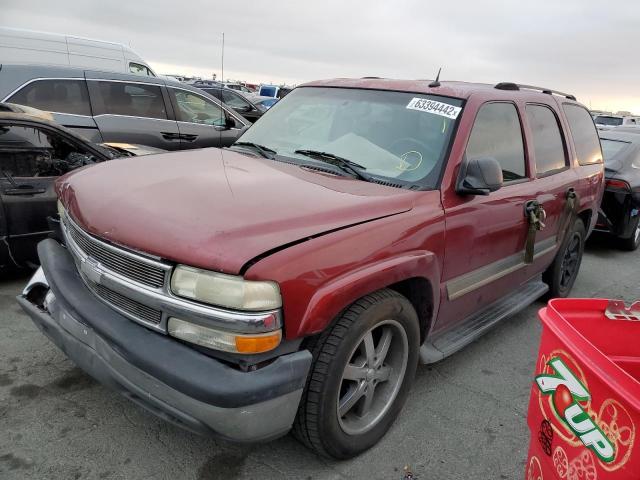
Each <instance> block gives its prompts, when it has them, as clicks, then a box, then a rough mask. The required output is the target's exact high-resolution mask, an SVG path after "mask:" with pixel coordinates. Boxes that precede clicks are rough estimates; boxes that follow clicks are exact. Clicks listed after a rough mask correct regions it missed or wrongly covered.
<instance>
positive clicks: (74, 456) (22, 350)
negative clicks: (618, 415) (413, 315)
mask: <svg viewBox="0 0 640 480" xmlns="http://www.w3.org/2000/svg"><path fill="white" fill-rule="evenodd" d="M638 267H640V254H638V253H625V252H620V251H617V250H615V249H610V248H608V246H607V242H606V241H604V240H602V239H596V241H592V242H591V243H590V245H589V246H588V248H587V254H586V255H585V258H584V261H583V265H582V270H581V272H580V276H579V278H578V281H577V283H576V286H575V289H574V292H573V293H574V294H575V296H585V297H594V296H602V297H616V298H623V299H625V300H627V301H630V300H633V299H636V298H640V282H638ZM26 280H27V276H25V275H18V276H16V275H14V276H12V277H11V278H8V279H7V278H5V279H4V280H2V281H0V312H2V313H1V314H0V432H1V433H0V478H3V479H13V478H25V479H26V478H28V479H40V478H46V479H53V478H55V479H58V478H60V479H80V478H82V479H89V478H91V479H94V478H95V479H152V478H153V479H155V478H170V479H178V478H179V479H183V478H184V479H231V478H243V479H244V478H246V479H249V478H253V479H267V478H278V479H280V478H295V479H338V478H344V479H352V478H353V479H367V478H372V479H373V478H375V479H400V478H402V469H403V467H404V466H405V465H410V466H411V469H412V471H413V472H414V473H415V474H416V475H417V477H418V478H419V479H423V480H426V479H441V480H445V479H470V478H477V479H494V478H495V479H520V478H522V476H523V472H524V463H525V457H526V454H527V446H528V443H529V436H528V431H527V427H526V423H525V416H526V407H527V401H528V394H529V386H530V382H531V377H532V372H533V364H534V360H535V354H536V351H537V348H538V340H539V335H540V325H539V322H538V320H537V317H536V311H537V310H538V308H540V307H541V306H542V303H536V304H534V305H532V306H530V307H529V308H527V309H526V310H525V311H524V312H522V313H521V314H519V315H517V316H515V317H513V318H511V319H510V320H508V321H506V322H504V323H503V324H502V325H500V326H499V327H497V328H496V329H494V330H493V331H492V332H491V333H489V334H488V335H486V336H485V337H483V338H482V339H480V340H479V341H477V342H475V343H474V344H472V345H470V346H469V347H467V348H466V349H465V350H463V351H462V352H460V353H458V354H456V355H454V356H453V357H450V358H449V359H447V360H445V361H443V362H441V363H439V364H437V365H435V366H430V367H427V366H421V367H420V368H419V370H418V375H417V378H416V382H415V385H414V388H413V391H412V393H411V396H410V397H409V400H408V402H407V405H406V407H405V409H404V411H403V413H402V415H401V416H400V418H399V420H398V421H397V422H396V424H395V426H394V427H393V429H392V430H391V431H390V432H389V434H388V435H387V436H386V437H385V438H384V440H383V441H382V442H381V443H380V444H379V445H378V446H377V447H376V448H374V449H372V450H371V451H369V452H367V453H365V454H364V455H362V456H360V457H359V458H356V459H354V460H351V461H347V462H333V461H327V460H324V459H319V458H318V457H316V456H315V455H313V454H312V453H310V452H309V451H307V450H305V449H304V448H303V447H301V446H300V445H299V444H298V443H296V441H295V440H293V439H292V438H291V437H285V438H282V439H280V440H277V441H275V442H272V443H269V444H265V445H253V446H247V445H243V446H239V445H233V444H229V443H225V442H220V441H215V440H212V439H208V438H203V437H199V436H196V435H194V434H191V433H187V432H184V431H182V430H179V429H178V428H176V427H174V426H172V425H169V424H167V423H165V422H163V421H161V420H158V419H156V418H155V417H153V416H152V415H150V414H148V413H146V412H145V411H143V410H142V409H141V408H139V407H137V406H136V405H134V404H132V403H131V402H129V401H127V400H125V399H123V398H120V397H119V396H118V395H117V394H115V393H112V392H111V391H109V390H106V389H105V388H103V387H102V386H100V385H99V384H97V383H96V382H95V381H93V380H92V379H91V378H90V377H88V376H87V375H85V374H84V373H83V372H82V371H81V370H79V369H77V368H75V367H74V366H73V364H72V363H71V362H70V361H69V360H67V358H66V357H65V356H64V354H62V353H61V352H60V351H58V350H57V349H56V348H55V347H54V346H53V345H52V344H51V343H50V342H49V341H48V340H46V339H45V337H43V336H42V335H41V334H40V333H39V332H38V331H37V330H36V328H35V326H34V325H33V324H32V323H31V321H30V320H29V319H28V318H27V317H26V316H25V315H24V314H23V313H22V312H21V310H20V309H19V308H18V306H17V304H16V302H15V301H14V296H15V295H16V294H18V293H19V292H20V289H21V287H22V286H23V285H24V284H25V282H26ZM168 361H169V359H168Z"/></svg>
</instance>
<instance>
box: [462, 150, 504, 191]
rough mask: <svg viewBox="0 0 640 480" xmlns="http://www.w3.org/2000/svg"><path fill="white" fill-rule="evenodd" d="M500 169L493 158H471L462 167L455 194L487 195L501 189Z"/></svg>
mask: <svg viewBox="0 0 640 480" xmlns="http://www.w3.org/2000/svg"><path fill="white" fill-rule="evenodd" d="M502 181H503V180H502V167H500V164H499V163H498V161H497V160H496V159H495V158H492V157H480V158H472V159H470V160H468V161H466V162H465V163H463V165H462V169H461V170H460V176H459V178H458V184H457V185H456V192H458V193H459V194H460V195H489V193H491V192H495V191H496V190H498V189H499V188H500V187H502Z"/></svg>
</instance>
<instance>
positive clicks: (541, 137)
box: [527, 105, 567, 175]
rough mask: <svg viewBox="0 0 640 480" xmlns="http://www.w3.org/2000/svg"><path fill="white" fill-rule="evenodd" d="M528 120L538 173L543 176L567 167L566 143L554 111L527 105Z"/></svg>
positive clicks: (540, 106)
mask: <svg viewBox="0 0 640 480" xmlns="http://www.w3.org/2000/svg"><path fill="white" fill-rule="evenodd" d="M527 120H528V121H529V126H530V127H531V133H532V135H533V149H534V152H535V156H536V173H537V174H538V175H543V174H545V173H549V172H553V171H555V170H561V169H563V168H564V167H566V166H567V158H566V155H565V149H564V142H563V141H562V135H561V134H560V126H559V125H558V119H557V118H556V115H555V114H554V113H553V111H552V110H551V109H550V108H549V107H544V106H542V105H527Z"/></svg>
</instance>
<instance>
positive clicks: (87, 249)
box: [64, 218, 166, 288]
mask: <svg viewBox="0 0 640 480" xmlns="http://www.w3.org/2000/svg"><path fill="white" fill-rule="evenodd" d="M64 223H65V227H66V230H67V232H68V234H69V235H70V236H71V239H72V240H73V241H74V242H75V243H76V245H77V246H78V247H79V248H80V249H81V250H82V251H83V252H84V254H85V255H87V256H89V257H92V258H94V259H96V260H97V261H98V262H100V263H101V264H102V265H104V266H105V267H106V268H108V269H109V270H111V271H113V272H115V273H117V274H119V275H122V276H123V277H125V278H128V279H131V280H133V281H135V282H138V283H141V284H142V285H146V286H149V287H152V288H160V287H162V286H163V285H164V279H165V274H166V270H165V269H163V268H161V267H158V266H155V265H151V264H150V263H146V262H144V261H142V260H137V259H136V258H133V257H131V256H129V255H126V254H124V253H119V252H117V251H116V249H115V248H114V249H110V248H107V247H106V246H104V245H103V244H102V243H101V242H98V241H97V240H95V239H94V238H93V237H91V236H90V235H88V234H86V233H84V232H83V231H81V230H80V229H79V228H78V227H76V225H74V223H73V222H72V221H69V220H68V219H67V218H65V219H64Z"/></svg>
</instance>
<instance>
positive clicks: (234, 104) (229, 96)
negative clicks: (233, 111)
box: [222, 90, 251, 110]
mask: <svg viewBox="0 0 640 480" xmlns="http://www.w3.org/2000/svg"><path fill="white" fill-rule="evenodd" d="M222 100H223V101H224V103H226V104H227V105H229V106H230V107H231V108H239V109H245V110H251V105H250V104H249V102H247V101H246V100H244V99H243V98H242V97H241V96H240V95H236V94H234V93H231V92H225V91H224V90H222Z"/></svg>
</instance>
